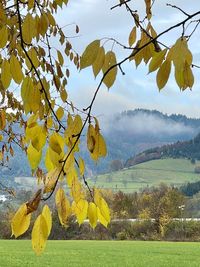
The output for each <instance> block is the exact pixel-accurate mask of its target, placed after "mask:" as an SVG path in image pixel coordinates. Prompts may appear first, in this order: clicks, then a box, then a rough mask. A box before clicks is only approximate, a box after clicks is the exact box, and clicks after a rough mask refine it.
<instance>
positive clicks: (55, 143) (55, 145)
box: [49, 133, 64, 155]
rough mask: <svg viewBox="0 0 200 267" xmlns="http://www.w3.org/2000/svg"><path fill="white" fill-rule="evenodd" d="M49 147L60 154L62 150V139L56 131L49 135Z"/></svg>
mask: <svg viewBox="0 0 200 267" xmlns="http://www.w3.org/2000/svg"><path fill="white" fill-rule="evenodd" d="M49 147H50V148H51V149H52V150H53V151H54V152H55V153H57V154H58V155H60V154H61V153H62V152H63V150H64V139H63V137H62V136H61V135H60V134H58V133H53V134H52V135H51V136H50V140H49Z"/></svg>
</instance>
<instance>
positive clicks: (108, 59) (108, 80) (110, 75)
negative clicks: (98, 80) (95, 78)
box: [102, 51, 117, 89]
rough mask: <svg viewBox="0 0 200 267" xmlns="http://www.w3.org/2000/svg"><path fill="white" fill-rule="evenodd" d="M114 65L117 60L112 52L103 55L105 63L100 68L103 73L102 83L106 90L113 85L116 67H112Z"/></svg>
mask: <svg viewBox="0 0 200 267" xmlns="http://www.w3.org/2000/svg"><path fill="white" fill-rule="evenodd" d="M116 63H117V60H116V56H115V53H114V52H113V51H108V52H107V53H106V55H105V61H104V64H103V67H102V70H103V73H104V75H105V77H104V79H103V83H104V84H105V85H106V86H107V87H108V89H109V88H110V87H111V86H112V85H113V83H114V82H115V79H116V76H117V67H113V66H114V65H116ZM112 67H113V68H112ZM110 68H112V69H110ZM109 69H110V70H109ZM108 70H109V71H108Z"/></svg>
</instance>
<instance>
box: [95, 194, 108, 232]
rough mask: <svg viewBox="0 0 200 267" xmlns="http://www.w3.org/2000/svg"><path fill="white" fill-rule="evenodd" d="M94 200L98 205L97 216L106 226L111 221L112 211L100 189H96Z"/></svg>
mask: <svg viewBox="0 0 200 267" xmlns="http://www.w3.org/2000/svg"><path fill="white" fill-rule="evenodd" d="M94 202H95V204H96V205H97V207H98V208H97V216H98V219H99V221H100V223H101V224H103V225H104V226H105V227H107V225H108V224H109V223H110V211H109V208H108V205H107V203H106V201H105V200H104V199H103V198H102V197H101V194H100V192H99V190H97V189H95V190H94Z"/></svg>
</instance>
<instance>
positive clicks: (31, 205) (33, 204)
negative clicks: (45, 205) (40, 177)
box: [26, 189, 42, 214]
mask: <svg viewBox="0 0 200 267" xmlns="http://www.w3.org/2000/svg"><path fill="white" fill-rule="evenodd" d="M41 196H42V189H39V190H38V191H37V192H36V194H35V195H34V197H33V199H31V200H29V202H27V203H26V207H27V214H29V213H32V212H33V211H36V210H37V208H38V206H39V204H40V200H41Z"/></svg>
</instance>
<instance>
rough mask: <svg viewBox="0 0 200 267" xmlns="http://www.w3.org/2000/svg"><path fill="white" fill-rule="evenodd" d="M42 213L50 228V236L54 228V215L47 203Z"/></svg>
mask: <svg viewBox="0 0 200 267" xmlns="http://www.w3.org/2000/svg"><path fill="white" fill-rule="evenodd" d="M42 215H43V216H44V218H45V220H46V224H47V228H48V236H49V235H50V233H51V228H52V217H51V211H50V209H49V207H48V206H47V205H45V206H44V207H43V209H42Z"/></svg>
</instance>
